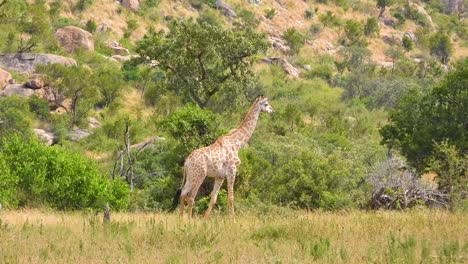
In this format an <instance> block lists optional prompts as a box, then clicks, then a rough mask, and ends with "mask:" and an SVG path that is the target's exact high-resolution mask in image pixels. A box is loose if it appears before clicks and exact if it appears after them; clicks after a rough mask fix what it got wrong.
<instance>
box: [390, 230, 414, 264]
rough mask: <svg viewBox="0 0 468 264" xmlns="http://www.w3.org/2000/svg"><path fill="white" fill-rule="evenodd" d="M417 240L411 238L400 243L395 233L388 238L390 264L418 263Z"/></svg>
mask: <svg viewBox="0 0 468 264" xmlns="http://www.w3.org/2000/svg"><path fill="white" fill-rule="evenodd" d="M416 246H417V242H416V238H415V237H414V236H410V237H408V238H407V239H405V240H403V241H399V240H398V239H397V238H396V237H395V235H394V234H393V233H391V234H390V235H389V237H388V252H387V259H388V263H403V262H404V263H417V262H416V260H415V259H416Z"/></svg>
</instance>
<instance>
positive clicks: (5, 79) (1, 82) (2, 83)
mask: <svg viewBox="0 0 468 264" xmlns="http://www.w3.org/2000/svg"><path fill="white" fill-rule="evenodd" d="M11 80H13V78H12V77H11V74H10V73H9V72H7V71H5V70H2V69H0V90H2V89H3V88H5V87H6V86H7V85H8V84H10V82H11Z"/></svg>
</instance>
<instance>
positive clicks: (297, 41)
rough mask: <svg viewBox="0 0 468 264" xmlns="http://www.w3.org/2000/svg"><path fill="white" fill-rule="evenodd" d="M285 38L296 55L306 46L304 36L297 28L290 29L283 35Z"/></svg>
mask: <svg viewBox="0 0 468 264" xmlns="http://www.w3.org/2000/svg"><path fill="white" fill-rule="evenodd" d="M283 38H284V39H285V40H286V41H287V42H288V45H289V47H291V51H292V52H293V53H294V54H297V53H299V51H300V50H301V48H302V47H303V46H304V41H305V39H304V36H303V35H302V34H301V32H299V31H298V30H297V29H295V28H289V29H288V30H286V31H285V32H284V33H283Z"/></svg>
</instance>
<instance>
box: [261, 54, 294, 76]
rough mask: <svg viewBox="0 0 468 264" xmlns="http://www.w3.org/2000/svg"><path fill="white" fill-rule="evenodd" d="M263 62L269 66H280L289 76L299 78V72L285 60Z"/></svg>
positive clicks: (264, 60)
mask: <svg viewBox="0 0 468 264" xmlns="http://www.w3.org/2000/svg"><path fill="white" fill-rule="evenodd" d="M262 61H263V62H265V63H268V64H272V63H276V64H279V65H281V67H282V68H283V70H284V71H285V72H286V73H287V74H288V75H291V76H292V77H295V78H299V70H298V69H296V68H295V67H294V66H292V65H291V64H290V63H289V62H288V61H287V60H286V59H285V58H264V59H263V60H262Z"/></svg>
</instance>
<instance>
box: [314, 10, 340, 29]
mask: <svg viewBox="0 0 468 264" xmlns="http://www.w3.org/2000/svg"><path fill="white" fill-rule="evenodd" d="M319 20H320V22H322V24H323V25H324V26H327V27H338V26H341V25H342V24H343V22H342V21H341V20H340V19H339V18H338V17H337V16H335V15H334V14H333V12H332V11H327V13H326V14H325V15H319Z"/></svg>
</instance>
